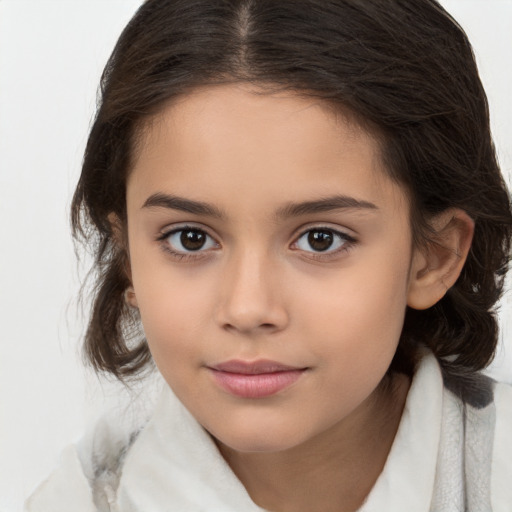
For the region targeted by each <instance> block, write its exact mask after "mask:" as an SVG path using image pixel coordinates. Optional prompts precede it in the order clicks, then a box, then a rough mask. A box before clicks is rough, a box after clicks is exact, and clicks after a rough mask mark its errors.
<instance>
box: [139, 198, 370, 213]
mask: <svg viewBox="0 0 512 512" xmlns="http://www.w3.org/2000/svg"><path fill="white" fill-rule="evenodd" d="M142 208H168V209H171V210H179V211H182V212H187V213H192V214H194V215H203V216H206V217H214V218H217V219H225V218H226V217H227V215H226V214H225V213H224V212H223V211H222V210H220V209H219V208H217V207H216V206H213V205H211V204H208V203H205V202H203V201H194V200H192V199H186V198H184V197H179V196H174V195H170V194H162V193H156V194H153V195H151V196H149V197H148V198H147V199H146V201H145V202H144V204H143V206H142ZM333 210H378V207H377V205H375V204H374V203H371V202H369V201H362V200H359V199H355V198H354V197H350V196H344V195H335V196H329V197H324V198H321V199H315V200H313V201H304V202H300V203H288V204H286V205H284V206H282V207H281V208H279V209H278V210H277V211H276V212H275V214H274V217H275V219H288V218H290V217H299V216H301V215H307V214H314V213H323V212H329V211H333Z"/></svg>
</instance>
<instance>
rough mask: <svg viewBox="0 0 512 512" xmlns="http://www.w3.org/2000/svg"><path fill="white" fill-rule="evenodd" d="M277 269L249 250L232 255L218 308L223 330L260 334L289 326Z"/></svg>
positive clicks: (223, 280) (223, 281)
mask: <svg viewBox="0 0 512 512" xmlns="http://www.w3.org/2000/svg"><path fill="white" fill-rule="evenodd" d="M276 267H277V265H276V263H273V262H272V261H269V258H268V257H266V256H264V255H258V254H257V253H256V252H255V251H251V250H250V249H249V250H246V251H245V252H244V254H240V255H239V256H233V258H232V259H231V261H230V262H229V264H227V265H226V269H225V271H224V275H223V276H222V284H221V293H220V297H219V302H218V305H217V322H218V324H219V325H220V326H221V327H222V328H223V329H225V330H228V331H233V332H239V333H243V334H246V335H257V334H263V333H266V334H269V333H273V332H278V331H281V330H283V329H284V328H285V327H286V326H287V324H288V321H289V315H288V311H287V308H286V307H285V304H284V302H283V300H282V293H281V292H282V286H281V285H280V280H279V278H278V273H279V269H278V268H276Z"/></svg>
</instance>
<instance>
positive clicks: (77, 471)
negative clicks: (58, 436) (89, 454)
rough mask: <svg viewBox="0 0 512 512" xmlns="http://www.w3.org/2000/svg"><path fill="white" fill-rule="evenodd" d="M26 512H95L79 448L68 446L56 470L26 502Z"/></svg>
mask: <svg viewBox="0 0 512 512" xmlns="http://www.w3.org/2000/svg"><path fill="white" fill-rule="evenodd" d="M24 510H25V512H69V511H70V510H73V511H74V512H95V511H96V507H95V505H94V502H93V498H92V492H91V488H90V485H89V481H88V479H87V477H86V476H85V474H84V471H83V468H82V464H81V461H80V459H79V456H78V453H77V450H76V447H75V446H74V445H71V446H69V447H67V448H66V449H65V450H64V451H63V452H62V455H61V460H60V466H59V468H58V469H56V470H55V471H54V472H53V473H52V474H51V475H50V476H49V477H48V478H47V479H46V480H45V481H44V482H42V483H41V484H40V485H39V487H38V488H37V489H36V490H35V491H34V493H33V494H32V496H31V497H30V498H29V499H28V500H27V501H26V503H25V508H24Z"/></svg>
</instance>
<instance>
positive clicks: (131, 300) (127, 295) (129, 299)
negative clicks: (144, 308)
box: [124, 285, 139, 308]
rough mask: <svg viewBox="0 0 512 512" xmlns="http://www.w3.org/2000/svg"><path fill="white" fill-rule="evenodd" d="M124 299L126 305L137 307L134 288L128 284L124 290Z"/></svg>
mask: <svg viewBox="0 0 512 512" xmlns="http://www.w3.org/2000/svg"><path fill="white" fill-rule="evenodd" d="M124 301H125V302H126V304H128V306H130V307H132V308H138V307H139V304H138V302H137V296H136V295H135V290H134V289H133V286H131V285H130V286H129V287H128V288H127V289H126V290H125V292H124Z"/></svg>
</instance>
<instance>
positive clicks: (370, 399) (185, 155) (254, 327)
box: [127, 84, 472, 512]
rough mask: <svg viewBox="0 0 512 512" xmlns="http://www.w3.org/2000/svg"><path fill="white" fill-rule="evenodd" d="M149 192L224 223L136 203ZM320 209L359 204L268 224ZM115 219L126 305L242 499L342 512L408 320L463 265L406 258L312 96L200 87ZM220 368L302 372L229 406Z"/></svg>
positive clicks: (394, 396)
mask: <svg viewBox="0 0 512 512" xmlns="http://www.w3.org/2000/svg"><path fill="white" fill-rule="evenodd" d="M156 194H160V196H161V195H172V196H179V197H181V198H184V199H187V200H190V201H199V202H202V203H207V204H208V205H210V206H211V207H212V208H214V209H216V210H218V213H222V218H220V217H217V216H214V215H211V214H209V213H208V212H202V213H201V212H195V213H192V212H186V211H182V210H180V209H176V208H170V207H169V206H172V205H171V204H170V203H169V201H167V203H166V202H165V201H161V200H160V201H155V200H153V203H158V204H153V205H152V206H151V205H148V199H149V198H151V197H153V199H154V198H155V195H156ZM333 196H344V197H348V198H352V200H354V199H355V200H357V201H359V202H363V205H362V206H361V204H359V206H358V207H354V206H353V205H352V207H346V205H345V207H339V208H336V209H328V210H326V211H316V212H315V211H302V212H299V211H294V212H290V211H288V213H289V214H290V215H286V216H285V215H282V212H283V210H284V209H285V208H287V207H289V205H290V204H292V203H304V202H311V201H317V200H321V199H325V198H330V197H333ZM150 202H151V201H150ZM352 202H353V201H352ZM174 205H175V203H174ZM370 205H371V206H370ZM349 206H350V205H349ZM127 210H128V240H129V245H128V252H129V257H130V277H131V281H132V284H133V292H134V293H132V294H131V296H130V297H131V299H130V301H131V303H132V305H133V306H134V307H138V308H139V310H140V314H141V318H142V323H143V326H144V330H145V333H146V337H147V340H148V343H149V347H150V350H151V352H152V355H153V358H154V360H155V362H156V365H157V366H158V368H159V370H160V372H161V373H162V375H163V376H164V378H165V379H166V381H167V383H168V384H169V386H171V388H172V389H173V390H174V392H175V393H176V395H177V396H178V397H179V398H180V400H181V401H182V402H183V403H184V404H185V406H186V407H187V408H188V409H189V410H190V412H191V413H192V414H193V415H194V417H195V418H196V419H197V420H198V421H199V423H200V424H201V425H202V426H203V427H204V428H205V429H206V430H207V431H208V432H209V433H210V434H211V435H212V436H213V438H214V439H215V441H216V443H217V445H218V447H219V449H220V451H221V453H222V455H223V456H224V458H225V459H226V460H227V462H228V463H229V464H230V466H231V467H232V469H233V471H234V472H235V473H236V474H237V476H238V477H239V478H240V480H241V481H242V483H243V484H244V485H245V487H246V488H247V490H248V492H249V494H250V495H251V497H252V499H253V500H254V501H255V502H256V503H257V504H258V505H260V506H262V507H264V508H266V509H268V510H273V511H276V512H277V511H279V512H285V511H296V512H298V511H302V510H304V511H305V510H307V511H310V512H311V511H314V510H322V511H327V512H328V511H330V510H333V511H334V510H336V511H349V510H356V509H357V508H358V507H359V506H360V505H361V503H362V501H363V500H364V498H365V497H366V495H367V494H368V492H369V491H370V489H371V487H372V486H373V484H374V483H375V480H376V479H377V477H378V475H379V473H380V472H381V470H382V468H383V466H384V464H385V460H386V457H387V455H388V453H389V450H390V448H391V445H392V441H393V438H394V436H395V434H396V430H397V428H398V424H399V420H400V416H401V413H402V409H403V406H404V403H405V399H406V395H407V390H408V386H409V381H408V379H407V378H406V377H404V376H398V377H395V378H393V379H392V381H391V382H388V383H387V384H389V385H388V386H383V385H382V381H383V378H384V376H385V374H386V371H387V369H388V367H389V364H390V362H391V360H392V358H393V355H394V353H395V351H396V347H397V344H398V340H399V336H400V332H401V329H402V325H403V320H404V313H405V309H406V306H407V305H408V304H409V305H410V306H412V307H418V308H422V307H429V306H430V305H431V304H433V303H435V302H436V301H437V300H438V299H439V298H440V297H441V296H442V295H443V294H444V293H445V291H446V288H447V286H449V285H451V284H453V282H454V279H456V277H457V275H458V272H460V268H462V264H463V260H464V258H463V257H460V256H457V257H455V256H453V251H447V252H444V253H441V252H439V253H431V255H430V256H429V255H427V254H426V253H425V254H424V253H423V252H421V251H419V250H416V249H413V247H412V235H411V229H410V223H409V207H408V203H407V198H406V195H405V193H404V191H403V190H402V189H401V187H400V186H399V185H397V184H396V183H395V182H393V181H391V180H390V179H389V178H388V177H387V175H386V174H385V171H384V169H383V167H382V163H381V161H380V158H379V148H378V144H377V143H376V141H375V140H374V139H373V138H372V136H371V135H369V134H368V133H366V132H365V131H364V130H362V129H360V128H359V127H358V126H357V125H355V124H353V123H351V122H349V121H348V120H347V119H346V118H344V117H343V116H342V115H341V114H338V115H336V114H334V113H333V112H332V111H331V110H329V109H328V108H326V106H325V105H323V104H322V103H320V102H318V101H317V100H314V99H306V98H302V97H299V96H298V95H296V94H294V93H290V92H288V93H286V94H285V93H282V94H274V95H268V94H265V95H260V96H257V95H255V94H253V91H252V89H251V88H250V86H249V85H245V84H238V85H218V86H209V87H205V88H201V89H198V90H196V91H194V92H193V93H191V94H188V95H186V96H184V97H182V98H180V99H179V100H178V101H174V102H173V103H172V104H169V105H167V106H166V107H165V108H164V109H163V110H162V111H161V112H160V114H159V115H158V116H156V117H155V118H153V119H152V120H151V123H148V125H147V127H146V129H145V131H144V134H143V138H142V143H141V145H140V147H139V148H138V152H137V154H136V155H135V159H134V163H133V169H132V171H131V174H130V176H129V179H128V183H127ZM288 210H290V208H288ZM279 212H281V215H279ZM210 213H211V212H210ZM453 219H455V220H456V222H455V221H454V220H453ZM439 224H440V230H439V231H443V230H445V231H446V233H448V234H449V235H448V236H447V239H448V241H449V242H450V243H451V244H453V247H454V248H456V250H457V251H458V254H459V255H460V254H464V252H465V251H466V249H468V248H469V243H470V240H471V233H472V231H471V222H470V221H468V219H467V218H466V217H464V214H463V213H461V212H451V213H450V215H448V216H446V217H443V218H441V219H439ZM184 225H186V226H188V229H190V227H193V228H196V229H200V230H203V232H204V233H206V234H207V235H208V237H207V238H206V240H207V241H206V243H205V245H204V246H203V247H202V248H201V249H199V250H196V251H188V252H186V251H185V248H184V247H183V245H180V235H181V233H179V234H178V235H172V236H166V234H168V233H169V232H170V231H172V230H173V229H174V230H176V229H179V228H183V227H184ZM459 226H462V228H460V229H459ZM320 228H322V229H323V231H324V232H325V230H331V231H329V233H330V234H331V235H332V236H333V240H334V243H333V246H332V247H331V248H328V249H327V250H326V251H323V252H322V251H317V250H315V248H314V247H312V246H311V244H309V243H308V233H310V232H308V230H314V229H317V230H318V229H320ZM445 228H446V229H445ZM333 230H334V231H333ZM305 232H306V235H304V233H305ZM334 232H339V233H341V235H336V233H334ZM316 233H317V234H318V231H316ZM461 233H462V235H464V236H462V235H461ZM468 240H469V241H468ZM333 248H334V249H333ZM169 250H171V251H174V252H175V253H176V252H177V253H178V254H173V253H171V252H169ZM429 258H430V259H429ZM232 359H239V360H240V359H241V360H244V361H255V360H258V359H270V360H274V361H278V362H280V363H283V364H286V365H290V366H293V367H298V368H307V371H305V372H303V373H302V375H301V376H300V378H299V379H298V380H297V381H296V382H295V383H294V384H292V385H291V386H289V387H288V388H286V389H284V390H282V391H280V392H279V393H277V394H275V395H272V396H269V397H266V398H257V399H254V398H252V399H251V398H240V397H237V396H233V395H232V394H230V393H228V392H226V391H225V390H223V389H221V388H220V387H219V386H218V385H217V383H216V382H215V380H214V378H212V372H211V371H210V370H209V367H211V366H213V365H215V364H218V363H221V362H224V361H228V360H232Z"/></svg>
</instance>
